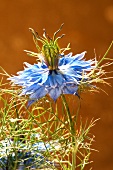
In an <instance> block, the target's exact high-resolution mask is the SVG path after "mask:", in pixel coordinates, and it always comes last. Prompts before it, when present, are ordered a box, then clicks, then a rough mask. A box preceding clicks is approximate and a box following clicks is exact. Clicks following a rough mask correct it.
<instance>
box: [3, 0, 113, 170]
mask: <svg viewBox="0 0 113 170" xmlns="http://www.w3.org/2000/svg"><path fill="white" fill-rule="evenodd" d="M62 23H64V27H63V30H62V32H61V33H65V34H66V36H65V37H64V38H63V39H61V40H60V42H59V44H60V46H61V47H66V45H67V44H68V43H69V42H70V43H71V50H72V51H73V54H76V53H80V52H83V51H84V50H85V51H87V54H86V58H87V59H89V58H94V56H95V53H94V51H95V52H96V56H97V58H98V59H99V57H102V56H103V55H104V53H105V52H106V50H107V48H108V46H109V45H110V43H111V41H112V40H113V0H98V1H90V0H87V1H84V0H81V1H78V0H57V1H55V0H45V1H44V0H43V1H42V0H26V1H25V0H11V1H9V0H4V1H2V0H1V1H0V65H1V66H2V67H3V68H4V69H5V70H6V71H7V72H8V73H9V74H16V72H17V71H19V70H22V69H23V62H25V61H27V62H30V63H34V62H35V59H34V58H30V57H28V56H27V55H26V54H25V52H23V50H24V49H26V50H31V51H35V52H36V48H35V45H34V43H33V41H32V35H31V33H30V32H29V30H28V28H30V27H31V28H34V29H35V30H37V31H38V33H39V34H40V35H42V33H43V28H46V30H47V32H48V34H49V36H50V37H51V36H52V35H53V33H54V32H55V31H56V30H58V28H59V27H60V25H61V24H62ZM59 35H60V34H59ZM108 57H111V58H113V47H112V49H111V50H110V52H109V54H108ZM107 70H109V71H113V66H110V67H109V69H107ZM112 76H113V74H112ZM109 82H110V83H111V85H112V86H113V80H112V79H111V80H109ZM101 87H102V88H103V89H104V90H105V91H106V92H107V93H108V95H106V94H105V93H103V92H100V93H96V94H90V93H87V94H84V95H83V97H82V108H81V114H82V116H83V117H84V119H86V118H88V119H89V120H91V119H92V118H93V117H94V118H100V120H99V121H98V122H97V124H96V126H95V127H94V128H93V129H92V133H94V135H95V136H96V139H95V142H94V144H93V147H94V148H95V149H97V150H99V152H94V151H93V152H92V156H91V160H93V161H94V162H93V163H92V167H93V169H94V170H113V88H112V87H108V86H105V87H103V86H101ZM75 105H76V103H75ZM73 107H74V106H73ZM86 169H87V168H86Z"/></svg>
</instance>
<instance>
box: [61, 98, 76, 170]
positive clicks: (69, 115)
mask: <svg viewBox="0 0 113 170" xmlns="http://www.w3.org/2000/svg"><path fill="white" fill-rule="evenodd" d="M61 98H62V102H63V105H64V107H65V110H66V113H67V117H68V122H69V128H70V133H71V135H72V136H71V140H72V168H71V170H75V169H76V153H77V145H76V131H75V127H74V122H73V120H72V117H71V113H70V110H69V106H68V104H67V101H66V98H65V96H64V95H62V96H61Z"/></svg>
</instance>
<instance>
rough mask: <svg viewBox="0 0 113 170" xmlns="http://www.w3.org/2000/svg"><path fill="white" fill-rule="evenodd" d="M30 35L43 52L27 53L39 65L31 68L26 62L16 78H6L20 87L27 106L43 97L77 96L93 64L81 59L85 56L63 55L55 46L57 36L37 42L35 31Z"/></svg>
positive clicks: (54, 98) (90, 61)
mask: <svg viewBox="0 0 113 170" xmlns="http://www.w3.org/2000/svg"><path fill="white" fill-rule="evenodd" d="M32 33H33V35H34V39H35V40H36V41H35V43H36V42H37V41H41V42H42V43H43V46H42V50H39V52H40V53H37V54H36V53H32V52H29V51H27V52H28V53H29V54H31V55H34V54H35V55H36V56H37V57H38V58H39V59H40V61H39V62H38V63H37V64H34V65H31V64H29V63H27V62H25V63H24V64H25V66H26V67H25V69H24V70H23V71H20V72H18V73H17V74H18V75H17V76H13V77H10V78H9V80H11V81H12V82H13V83H14V84H16V85H19V86H21V87H22V92H21V94H20V95H28V96H29V101H28V106H30V105H31V104H32V103H34V102H35V101H37V100H38V99H40V98H42V97H44V96H45V95H46V94H49V96H50V97H51V98H52V99H53V100H54V101H56V100H57V98H58V97H59V96H60V95H61V94H74V95H78V88H79V85H80V82H81V81H86V80H88V76H87V72H89V71H91V70H92V69H93V68H94V66H93V64H94V61H92V60H88V61H86V60H85V59H83V58H84V55H85V53H86V52H82V53H81V54H77V55H75V56H72V53H69V54H67V55H63V54H62V52H61V50H62V49H60V48H59V46H58V43H57V40H58V38H59V37H58V38H56V39H55V35H56V33H55V34H54V36H53V39H52V40H50V41H48V40H47V37H46V36H45V34H44V38H39V37H37V35H36V33H35V32H34V30H32ZM36 45H37V46H38V44H36ZM38 49H39V46H38ZM65 50H68V48H66V49H65Z"/></svg>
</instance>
